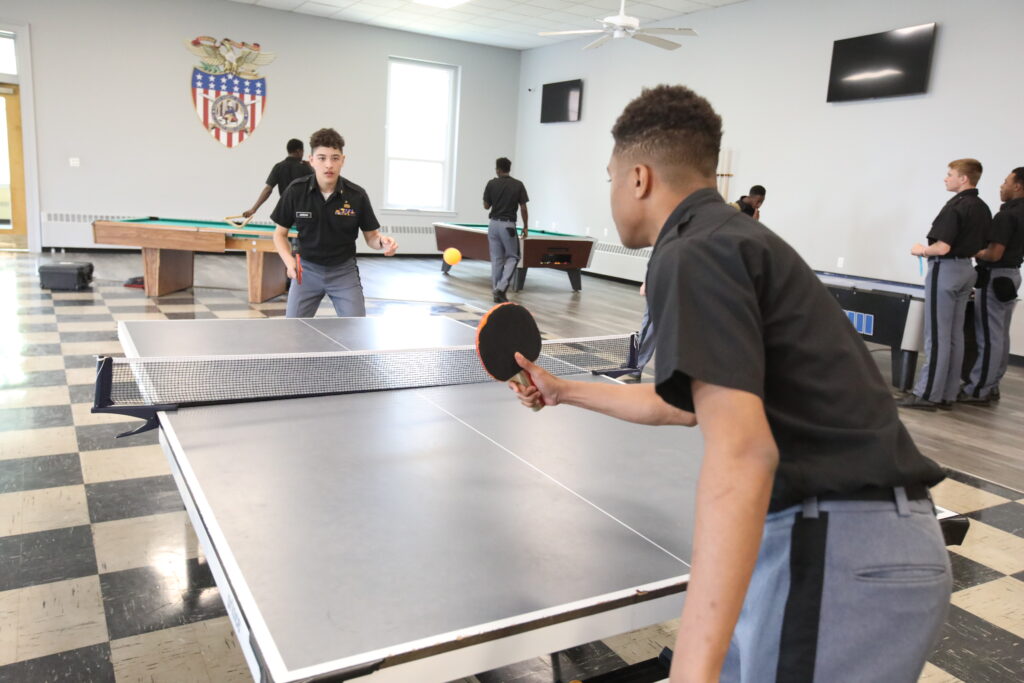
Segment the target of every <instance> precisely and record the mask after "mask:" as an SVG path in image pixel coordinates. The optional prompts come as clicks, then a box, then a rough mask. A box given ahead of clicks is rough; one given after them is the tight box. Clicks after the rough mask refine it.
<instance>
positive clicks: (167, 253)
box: [92, 216, 298, 303]
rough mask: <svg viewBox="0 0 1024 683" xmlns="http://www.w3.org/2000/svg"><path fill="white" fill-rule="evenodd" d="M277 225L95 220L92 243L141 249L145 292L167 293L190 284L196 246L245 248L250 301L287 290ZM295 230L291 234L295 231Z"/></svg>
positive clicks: (154, 218) (154, 219) (207, 249)
mask: <svg viewBox="0 0 1024 683" xmlns="http://www.w3.org/2000/svg"><path fill="white" fill-rule="evenodd" d="M273 234H274V226H273V225H247V226H245V227H236V226H231V225H228V224H227V222H225V221H193V220H183V219H177V218H159V217H157V216H149V217H148V218H132V219H129V220H123V221H94V222H93V224H92V235H93V242H95V243H96V244H120V245H125V246H129V247H141V248H142V264H143V277H144V279H145V285H146V296H163V295H164V294H170V293H171V292H176V291H178V290H180V289H187V288H189V287H191V286H192V275H193V255H194V254H195V252H197V251H201V252H209V253H223V252H225V251H228V250H238V251H244V252H245V262H246V270H247V271H248V274H249V287H248V289H249V303H261V302H263V301H266V300H267V299H272V298H274V297H275V296H278V295H280V294H283V293H284V292H285V290H286V289H287V284H288V275H287V273H286V272H285V268H284V264H283V263H282V262H281V258H280V257H279V256H278V255H277V251H276V250H275V249H274V241H273V240H272V239H271V237H272V235H273ZM297 234H298V233H296V232H295V231H292V232H291V233H289V236H290V237H295V236H297Z"/></svg>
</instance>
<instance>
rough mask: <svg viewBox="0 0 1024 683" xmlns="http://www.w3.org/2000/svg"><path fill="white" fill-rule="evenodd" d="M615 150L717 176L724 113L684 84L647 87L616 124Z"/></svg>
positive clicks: (659, 163) (671, 166) (656, 162)
mask: <svg viewBox="0 0 1024 683" xmlns="http://www.w3.org/2000/svg"><path fill="white" fill-rule="evenodd" d="M612 137H613V138H615V151H614V153H615V154H616V155H618V156H626V157H629V158H632V159H636V160H638V161H648V162H650V163H653V164H658V165H660V166H663V167H665V168H666V169H682V168H689V169H691V170H693V171H695V172H697V173H698V174H700V175H702V176H704V177H711V178H713V177H714V175H715V171H716V170H717V168H718V152H719V149H720V148H721V144H722V117H720V116H719V115H718V114H716V113H715V110H714V109H713V108H712V107H711V104H709V103H708V101H707V100H706V99H704V98H703V97H701V96H700V95H698V94H697V93H695V92H693V91H692V90H690V89H689V88H687V87H685V86H682V85H659V86H657V87H655V88H644V89H643V91H642V92H641V94H640V97H637V98H636V99H635V100H633V101H632V102H630V103H629V104H627V105H626V108H625V109H624V110H623V111H622V114H621V115H620V116H619V118H618V120H617V121H616V122H615V125H614V126H613V127H612Z"/></svg>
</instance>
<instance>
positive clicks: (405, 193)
mask: <svg viewBox="0 0 1024 683" xmlns="http://www.w3.org/2000/svg"><path fill="white" fill-rule="evenodd" d="M458 97H459V68H458V67H456V66H449V65H447V64H432V63H430V62H418V61H414V60H410V59H398V58H396V57H392V58H390V59H389V60H388V105H387V132H386V135H385V154H386V157H387V158H386V162H385V163H386V169H385V173H386V174H387V178H386V181H385V183H384V188H385V189H384V207H385V208H387V209H418V210H421V211H451V210H452V203H453V202H452V196H453V194H454V178H455V139H456V126H457V123H458V106H457V103H458Z"/></svg>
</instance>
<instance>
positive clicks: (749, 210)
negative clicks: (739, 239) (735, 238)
mask: <svg viewBox="0 0 1024 683" xmlns="http://www.w3.org/2000/svg"><path fill="white" fill-rule="evenodd" d="M746 198H747V195H743V196H742V197H740V198H739V199H737V200H736V208H738V209H739V210H740V211H742V212H743V213H745V214H747V215H748V216H753V215H754V207H752V206H751V205H750V204H747V203H746V202H745V201H743V200H744V199H746Z"/></svg>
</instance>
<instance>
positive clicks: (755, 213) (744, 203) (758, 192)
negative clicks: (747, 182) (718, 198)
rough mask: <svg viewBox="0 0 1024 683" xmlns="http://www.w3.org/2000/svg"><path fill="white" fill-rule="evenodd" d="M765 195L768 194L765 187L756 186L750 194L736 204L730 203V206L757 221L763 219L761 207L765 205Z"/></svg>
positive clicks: (751, 189)
mask: <svg viewBox="0 0 1024 683" xmlns="http://www.w3.org/2000/svg"><path fill="white" fill-rule="evenodd" d="M765 194H767V190H765V189H764V185H754V186H753V187H752V188H750V193H749V194H745V195H743V196H742V197H740V198H739V199H737V200H736V201H734V202H729V206H732V207H734V208H736V209H738V210H740V211H742V212H743V213H745V214H747V215H748V216H750V217H751V218H753V219H754V220H755V221H756V220H759V219H760V218H761V205H762V204H764V196H765Z"/></svg>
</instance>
